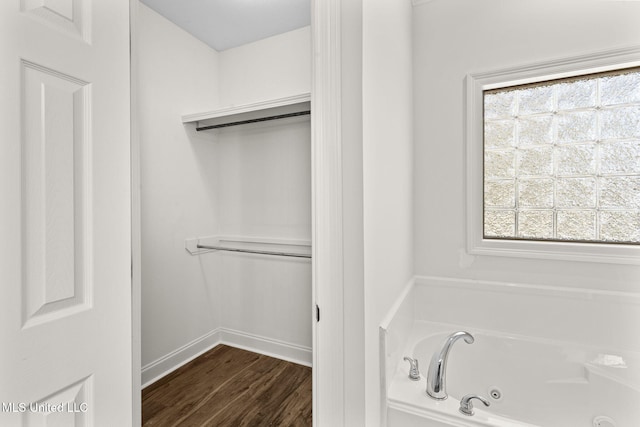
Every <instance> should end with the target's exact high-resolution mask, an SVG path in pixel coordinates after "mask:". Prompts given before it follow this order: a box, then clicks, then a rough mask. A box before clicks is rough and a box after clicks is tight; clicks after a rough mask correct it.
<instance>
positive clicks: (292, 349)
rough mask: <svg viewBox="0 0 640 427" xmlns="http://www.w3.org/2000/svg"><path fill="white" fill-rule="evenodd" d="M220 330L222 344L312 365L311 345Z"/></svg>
mask: <svg viewBox="0 0 640 427" xmlns="http://www.w3.org/2000/svg"><path fill="white" fill-rule="evenodd" d="M219 330H220V333H221V340H220V343H221V344H226V345H229V346H231V347H236V348H241V349H243V350H249V351H253V352H254V353H260V354H264V355H265V356H271V357H275V358H276V359H281V360H286V361H287V362H293V363H297V364H298V365H304V366H311V361H312V360H313V358H312V350H311V348H310V347H304V346H301V345H297V344H291V343H288V342H284V341H279V340H275V339H272V338H267V337H262V336H259V335H253V334H248V333H246V332H241V331H235V330H233V329H228V328H220V329H219Z"/></svg>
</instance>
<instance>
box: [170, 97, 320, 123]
mask: <svg viewBox="0 0 640 427" xmlns="http://www.w3.org/2000/svg"><path fill="white" fill-rule="evenodd" d="M308 114H311V95H310V94H308V93H304V94H301V95H295V96H289V97H286V98H279V99H273V100H269V101H262V102H257V103H255V104H248V105H240V106H236V107H230V108H223V109H220V110H214V111H208V112H204V113H195V114H188V115H185V116H182V123H195V125H196V130H198V131H202V130H209V129H217V128H222V127H228V126H238V125H243V124H248V123H255V122H263V121H267V120H277V119H283V118H287V117H296V116H304V115H308Z"/></svg>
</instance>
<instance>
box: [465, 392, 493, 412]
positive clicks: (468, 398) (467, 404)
mask: <svg viewBox="0 0 640 427" xmlns="http://www.w3.org/2000/svg"><path fill="white" fill-rule="evenodd" d="M472 399H478V400H479V401H480V402H482V403H484V406H489V405H490V403H489V401H488V400H487V399H485V398H484V397H482V396H479V395H477V394H467V395H466V396H464V397H463V398H462V399H460V412H462V413H463V414H465V415H469V416H471V415H473V413H474V412H473V402H471V400H472Z"/></svg>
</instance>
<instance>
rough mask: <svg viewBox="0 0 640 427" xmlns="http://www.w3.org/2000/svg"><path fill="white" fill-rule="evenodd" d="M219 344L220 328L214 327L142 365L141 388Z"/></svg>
mask: <svg viewBox="0 0 640 427" xmlns="http://www.w3.org/2000/svg"><path fill="white" fill-rule="evenodd" d="M218 344H220V329H214V330H213V331H211V332H209V333H208V334H205V335H203V336H201V337H200V338H197V339H195V340H193V341H191V342H190V343H188V344H185V345H183V346H182V347H180V348H178V349H176V350H174V351H172V352H171V353H169V354H167V355H165V356H163V357H161V358H159V359H157V360H155V361H153V362H151V363H149V364H148V365H145V366H143V367H142V381H141V383H142V388H143V389H144V388H145V387H147V386H149V385H151V384H153V383H154V382H156V381H158V380H159V379H160V378H162V377H164V376H165V375H168V374H170V373H171V372H173V371H175V370H176V369H178V368H179V367H181V366H182V365H184V364H186V363H189V362H190V361H192V360H193V359H195V358H196V357H198V356H200V355H201V354H203V353H205V352H207V351H209V350H211V349H212V348H214V347H215V346H217V345H218Z"/></svg>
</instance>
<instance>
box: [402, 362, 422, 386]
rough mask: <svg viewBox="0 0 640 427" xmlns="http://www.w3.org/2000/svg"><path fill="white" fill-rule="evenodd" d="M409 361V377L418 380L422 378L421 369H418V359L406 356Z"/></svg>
mask: <svg viewBox="0 0 640 427" xmlns="http://www.w3.org/2000/svg"><path fill="white" fill-rule="evenodd" d="M404 360H406V361H407V362H409V365H410V366H409V379H410V380H411V381H418V380H419V379H420V370H419V369H418V359H412V358H410V357H406V356H405V358H404Z"/></svg>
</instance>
